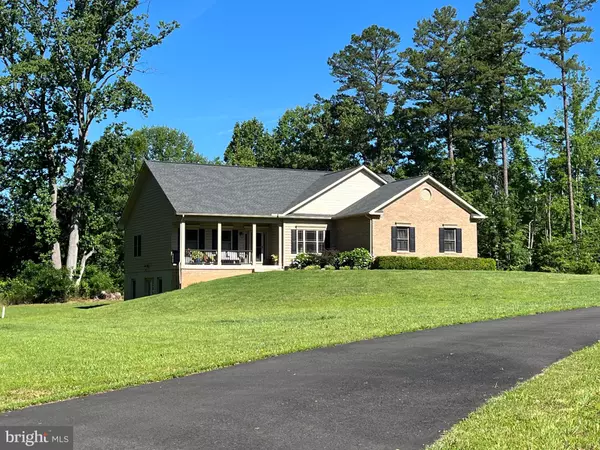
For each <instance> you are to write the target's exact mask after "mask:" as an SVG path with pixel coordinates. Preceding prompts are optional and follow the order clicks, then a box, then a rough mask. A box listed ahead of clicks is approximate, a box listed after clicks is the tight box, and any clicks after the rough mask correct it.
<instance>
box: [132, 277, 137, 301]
mask: <svg viewBox="0 0 600 450" xmlns="http://www.w3.org/2000/svg"><path fill="white" fill-rule="evenodd" d="M136 294H137V292H136V284H135V278H132V279H131V298H135V296H136Z"/></svg>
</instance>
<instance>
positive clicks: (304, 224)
mask: <svg viewBox="0 0 600 450" xmlns="http://www.w3.org/2000/svg"><path fill="white" fill-rule="evenodd" d="M328 228H329V229H330V228H331V224H330V223H329V222H324V221H308V220H301V221H295V222H294V221H290V222H285V223H284V224H283V255H284V259H283V265H284V266H289V265H290V263H291V262H292V261H293V260H294V258H295V257H296V255H295V254H292V230H293V229H304V230H327V229H328Z"/></svg>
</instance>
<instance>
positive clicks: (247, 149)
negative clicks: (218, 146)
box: [224, 118, 276, 167]
mask: <svg viewBox="0 0 600 450" xmlns="http://www.w3.org/2000/svg"><path fill="white" fill-rule="evenodd" d="M275 151H276V150H275V142H274V140H273V137H272V136H271V135H270V134H269V132H268V131H267V130H266V129H265V126H264V125H263V124H262V122H261V121H259V120H258V119H257V118H253V119H250V120H247V121H245V122H238V123H236V124H235V126H234V127H233V136H232V137H231V142H230V143H229V145H228V146H227V149H226V150H225V154H224V160H225V163H227V164H229V165H232V166H244V167H256V166H257V165H259V166H264V165H265V164H264V163H265V162H268V161H272V160H273V158H274V156H273V154H274V152H275ZM267 165H268V164H267Z"/></svg>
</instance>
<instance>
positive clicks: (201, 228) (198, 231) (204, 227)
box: [172, 220, 283, 270]
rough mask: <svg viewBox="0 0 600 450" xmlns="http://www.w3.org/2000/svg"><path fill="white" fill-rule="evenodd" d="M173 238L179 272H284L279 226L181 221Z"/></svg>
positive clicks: (274, 224)
mask: <svg viewBox="0 0 600 450" xmlns="http://www.w3.org/2000/svg"><path fill="white" fill-rule="evenodd" d="M175 234H176V236H175ZM175 237H176V244H177V245H176V247H175V242H174V249H173V251H172V254H173V265H177V266H179V268H180V269H191V270H193V269H196V270H198V269H206V270H219V269H223V270H232V269H245V270H248V269H256V268H257V267H261V268H262V267H268V268H269V269H271V268H272V269H278V268H283V265H282V262H283V255H282V252H283V246H282V242H283V230H282V224H281V223H251V222H242V223H227V222H214V223H201V222H197V221H194V220H182V221H181V222H180V223H179V226H178V229H177V231H176V232H174V238H175ZM174 240H175V239H174ZM175 248H176V249H175ZM181 249H183V251H181Z"/></svg>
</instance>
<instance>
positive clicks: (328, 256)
mask: <svg viewBox="0 0 600 450" xmlns="http://www.w3.org/2000/svg"><path fill="white" fill-rule="evenodd" d="M339 254H340V252H338V251H337V250H333V249H330V250H325V251H323V252H322V253H321V254H320V255H319V265H320V266H321V267H326V266H333V267H338V266H339Z"/></svg>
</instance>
